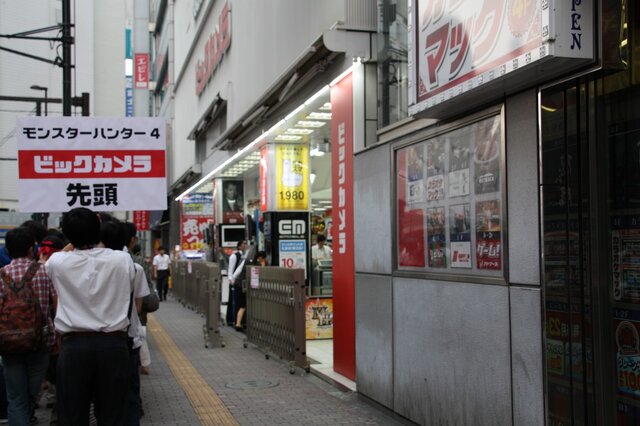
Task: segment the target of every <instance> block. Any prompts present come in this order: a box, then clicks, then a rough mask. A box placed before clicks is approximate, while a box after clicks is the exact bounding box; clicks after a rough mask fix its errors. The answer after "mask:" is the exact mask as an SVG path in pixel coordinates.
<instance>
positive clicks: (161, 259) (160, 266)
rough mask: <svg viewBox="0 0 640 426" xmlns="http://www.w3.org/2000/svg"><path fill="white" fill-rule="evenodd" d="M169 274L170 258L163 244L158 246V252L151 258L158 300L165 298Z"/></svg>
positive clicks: (167, 290)
mask: <svg viewBox="0 0 640 426" xmlns="http://www.w3.org/2000/svg"><path fill="white" fill-rule="evenodd" d="M169 275H171V258H170V257H169V255H168V254H167V253H166V250H165V248H164V247H163V246H160V247H158V254H156V255H155V256H154V258H153V278H154V279H155V280H156V289H157V290H158V297H159V298H160V300H165V301H166V300H167V293H168V292H169Z"/></svg>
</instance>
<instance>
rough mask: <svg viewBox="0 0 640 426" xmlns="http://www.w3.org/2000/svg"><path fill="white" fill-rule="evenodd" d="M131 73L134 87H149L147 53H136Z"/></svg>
mask: <svg viewBox="0 0 640 426" xmlns="http://www.w3.org/2000/svg"><path fill="white" fill-rule="evenodd" d="M133 75H134V81H135V88H136V89H146V88H148V87H149V54H148V53H136V54H135V57H134V64H133Z"/></svg>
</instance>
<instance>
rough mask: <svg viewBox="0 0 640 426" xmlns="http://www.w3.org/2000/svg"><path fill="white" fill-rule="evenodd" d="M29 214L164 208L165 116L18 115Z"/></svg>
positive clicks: (24, 206) (23, 196) (23, 203)
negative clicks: (79, 209)
mask: <svg viewBox="0 0 640 426" xmlns="http://www.w3.org/2000/svg"><path fill="white" fill-rule="evenodd" d="M16 127H17V132H18V136H17V142H18V175H19V196H20V200H19V206H20V211H22V212H42V211H45V212H64V211H67V210H70V209H72V208H75V207H87V208H90V209H93V210H96V211H122V210H165V209H166V208H167V189H166V166H165V155H166V153H165V148H166V145H165V122H164V119H162V118H88V117H83V118H80V117H74V118H71V117H27V118H19V119H18V120H17V126H16Z"/></svg>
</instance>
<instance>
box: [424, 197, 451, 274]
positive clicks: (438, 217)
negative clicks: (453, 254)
mask: <svg viewBox="0 0 640 426" xmlns="http://www.w3.org/2000/svg"><path fill="white" fill-rule="evenodd" d="M444 221H445V218H444V207H435V208H432V209H427V242H428V247H427V254H428V257H429V259H428V266H429V268H444V267H445V266H446V246H447V239H446V237H445V235H444V232H445V229H444Z"/></svg>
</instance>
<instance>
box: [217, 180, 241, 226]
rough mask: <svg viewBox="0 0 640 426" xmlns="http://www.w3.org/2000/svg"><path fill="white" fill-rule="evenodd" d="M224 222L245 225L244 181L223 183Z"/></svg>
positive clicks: (226, 181) (225, 181)
mask: <svg viewBox="0 0 640 426" xmlns="http://www.w3.org/2000/svg"><path fill="white" fill-rule="evenodd" d="M221 198H222V201H221V202H222V222H223V223H244V181H242V180H223V181H222V197H221Z"/></svg>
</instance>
